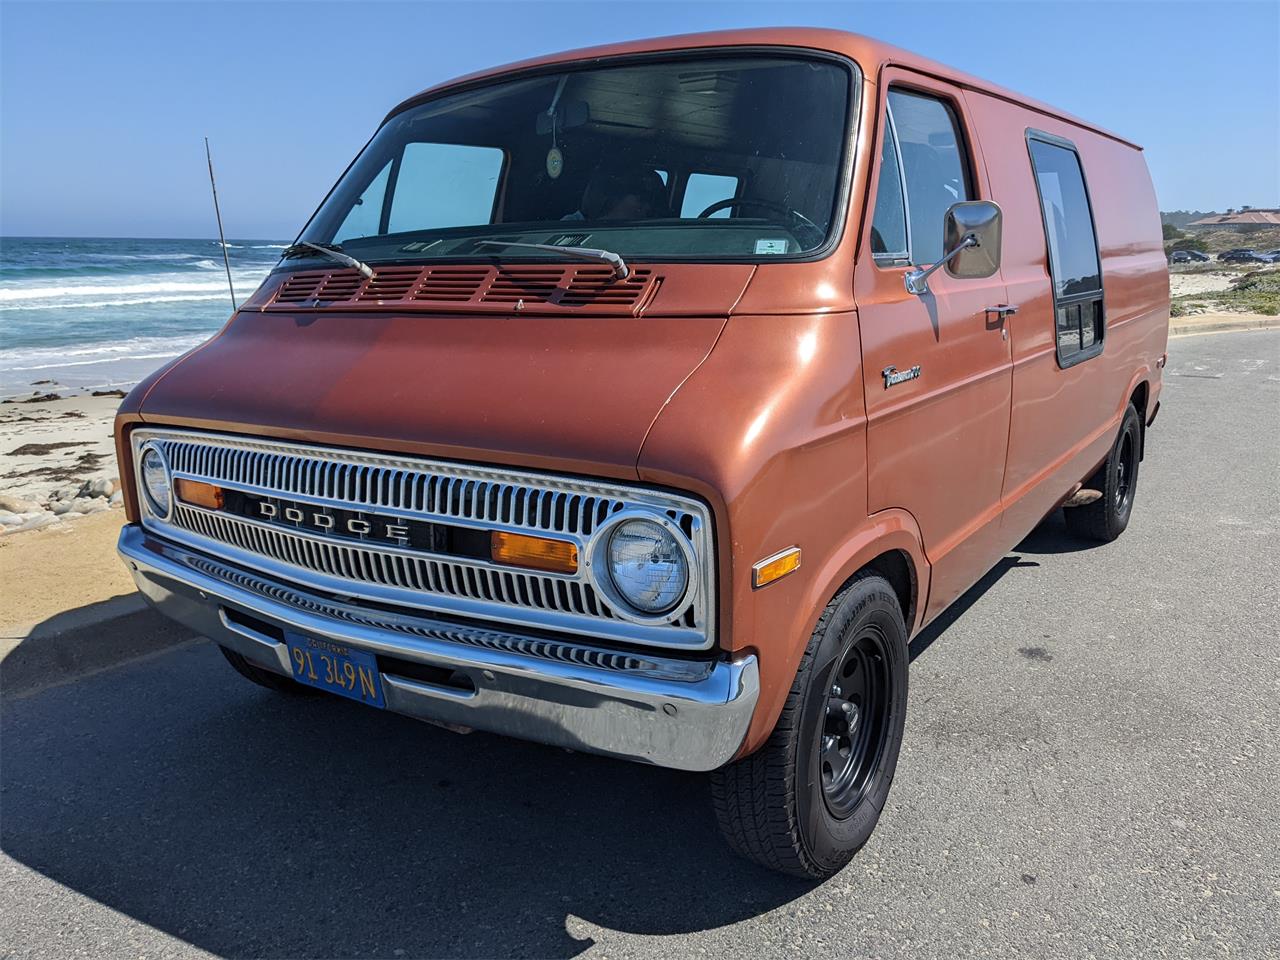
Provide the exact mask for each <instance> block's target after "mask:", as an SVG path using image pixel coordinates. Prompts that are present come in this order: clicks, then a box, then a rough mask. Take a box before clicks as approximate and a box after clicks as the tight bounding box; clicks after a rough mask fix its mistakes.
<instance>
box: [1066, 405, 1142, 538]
mask: <svg viewBox="0 0 1280 960" xmlns="http://www.w3.org/2000/svg"><path fill="white" fill-rule="evenodd" d="M1141 462H1142V418H1141V417H1139V416H1138V410H1137V408H1136V407H1135V406H1134V405H1133V404H1129V405H1128V406H1127V407H1126V408H1125V411H1124V418H1123V419H1122V420H1121V421H1120V433H1119V435H1118V436H1117V437H1116V442H1115V445H1114V446H1112V448H1111V452H1110V453H1109V454H1107V459H1106V461H1105V462H1104V463H1103V464H1102V466H1101V467H1099V468H1098V471H1097V473H1095V474H1094V475H1093V476H1092V477H1090V478H1089V479H1088V480H1087V481H1085V486H1086V487H1087V488H1089V489H1090V490H1098V491H1101V493H1102V496H1101V497H1099V498H1098V499H1097V500H1094V501H1093V502H1092V503H1088V504H1085V505H1084V506H1081V507H1069V508H1068V509H1067V510H1065V511H1064V514H1065V516H1066V520H1067V529H1068V530H1069V531H1070V532H1071V533H1072V534H1073V535H1075V536H1077V537H1080V538H1081V539H1083V540H1096V541H1097V542H1099V543H1110V542H1111V541H1112V540H1114V539H1116V537H1118V536H1120V534H1122V533H1124V530H1125V527H1127V526H1129V517H1130V516H1131V515H1132V514H1133V499H1134V496H1135V495H1136V494H1137V492H1138V464H1139V463H1141Z"/></svg>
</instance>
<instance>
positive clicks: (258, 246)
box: [249, 243, 289, 250]
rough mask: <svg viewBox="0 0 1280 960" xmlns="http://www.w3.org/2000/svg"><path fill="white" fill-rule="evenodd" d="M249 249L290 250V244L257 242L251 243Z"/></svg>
mask: <svg viewBox="0 0 1280 960" xmlns="http://www.w3.org/2000/svg"><path fill="white" fill-rule="evenodd" d="M249 249H250V250H288V249H289V244H287V243H255V244H251V245H250V247H249Z"/></svg>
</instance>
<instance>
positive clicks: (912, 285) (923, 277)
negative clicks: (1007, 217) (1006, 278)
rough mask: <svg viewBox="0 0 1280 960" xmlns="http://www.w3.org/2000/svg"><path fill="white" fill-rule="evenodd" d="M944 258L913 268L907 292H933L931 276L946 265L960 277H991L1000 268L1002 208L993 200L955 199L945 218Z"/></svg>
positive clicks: (953, 273) (948, 270) (908, 280)
mask: <svg viewBox="0 0 1280 960" xmlns="http://www.w3.org/2000/svg"><path fill="white" fill-rule="evenodd" d="M942 249H943V250H945V251H946V253H944V254H943V255H942V259H941V260H939V261H938V262H937V263H935V264H934V265H933V266H931V267H929V269H927V270H909V271H907V273H906V275H905V276H904V277H903V279H904V281H905V282H906V285H907V292H908V293H914V294H915V295H916V296H923V295H924V294H926V293H928V292H929V276H930V274H932V273H934V272H935V271H936V270H937V269H938V268H939V267H946V268H947V273H948V275H950V276H953V277H956V278H957V279H960V280H978V279H981V278H982V277H989V276H991V275H992V274H993V273H995V272H996V271H997V270H999V269H1000V208H999V207H998V206H997V205H996V204H994V203H992V202H991V201H990V200H964V201H961V202H960V203H953V204H952V205H951V208H950V209H949V210H948V211H947V214H946V216H945V217H943V220H942Z"/></svg>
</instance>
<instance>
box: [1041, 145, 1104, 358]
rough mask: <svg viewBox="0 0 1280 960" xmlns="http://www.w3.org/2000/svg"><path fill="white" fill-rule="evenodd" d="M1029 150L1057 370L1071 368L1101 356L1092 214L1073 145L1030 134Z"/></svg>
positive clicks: (1099, 281)
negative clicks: (1049, 283) (1048, 283)
mask: <svg viewBox="0 0 1280 960" xmlns="http://www.w3.org/2000/svg"><path fill="white" fill-rule="evenodd" d="M1027 147H1028V150H1029V151H1030V155H1031V166H1032V169H1033V170H1034V172H1035V177H1036V188H1037V189H1038V190H1039V192H1040V210H1041V213H1042V214H1043V216H1044V235H1045V244H1046V246H1047V248H1048V251H1049V273H1050V277H1051V279H1052V282H1053V303H1054V324H1055V327H1056V330H1055V334H1056V339H1057V342H1058V365H1059V366H1060V367H1069V366H1071V365H1072V364H1075V363H1079V362H1080V361H1082V360H1088V359H1089V358H1090V357H1096V356H1097V355H1098V354H1099V353H1101V352H1102V338H1103V334H1104V332H1105V329H1106V327H1105V324H1104V319H1103V317H1104V315H1103V308H1102V264H1101V262H1100V260H1099V259H1098V238H1097V232H1096V230H1095V229H1094V223H1093V211H1092V209H1091V208H1090V206H1089V192H1088V190H1087V189H1086V187H1085V182H1084V172H1083V170H1082V169H1081V167H1080V156H1079V154H1078V153H1077V152H1076V149H1075V147H1074V146H1073V145H1072V144H1071V143H1069V142H1068V141H1065V140H1060V139H1059V138H1057V137H1053V136H1050V135H1049V134H1043V133H1038V132H1036V131H1031V132H1029V133H1028V134H1027Z"/></svg>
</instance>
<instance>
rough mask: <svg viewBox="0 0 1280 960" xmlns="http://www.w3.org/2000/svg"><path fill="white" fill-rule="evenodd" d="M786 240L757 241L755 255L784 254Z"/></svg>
mask: <svg viewBox="0 0 1280 960" xmlns="http://www.w3.org/2000/svg"><path fill="white" fill-rule="evenodd" d="M786 252H787V241H786V240H757V241H756V253H786Z"/></svg>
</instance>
